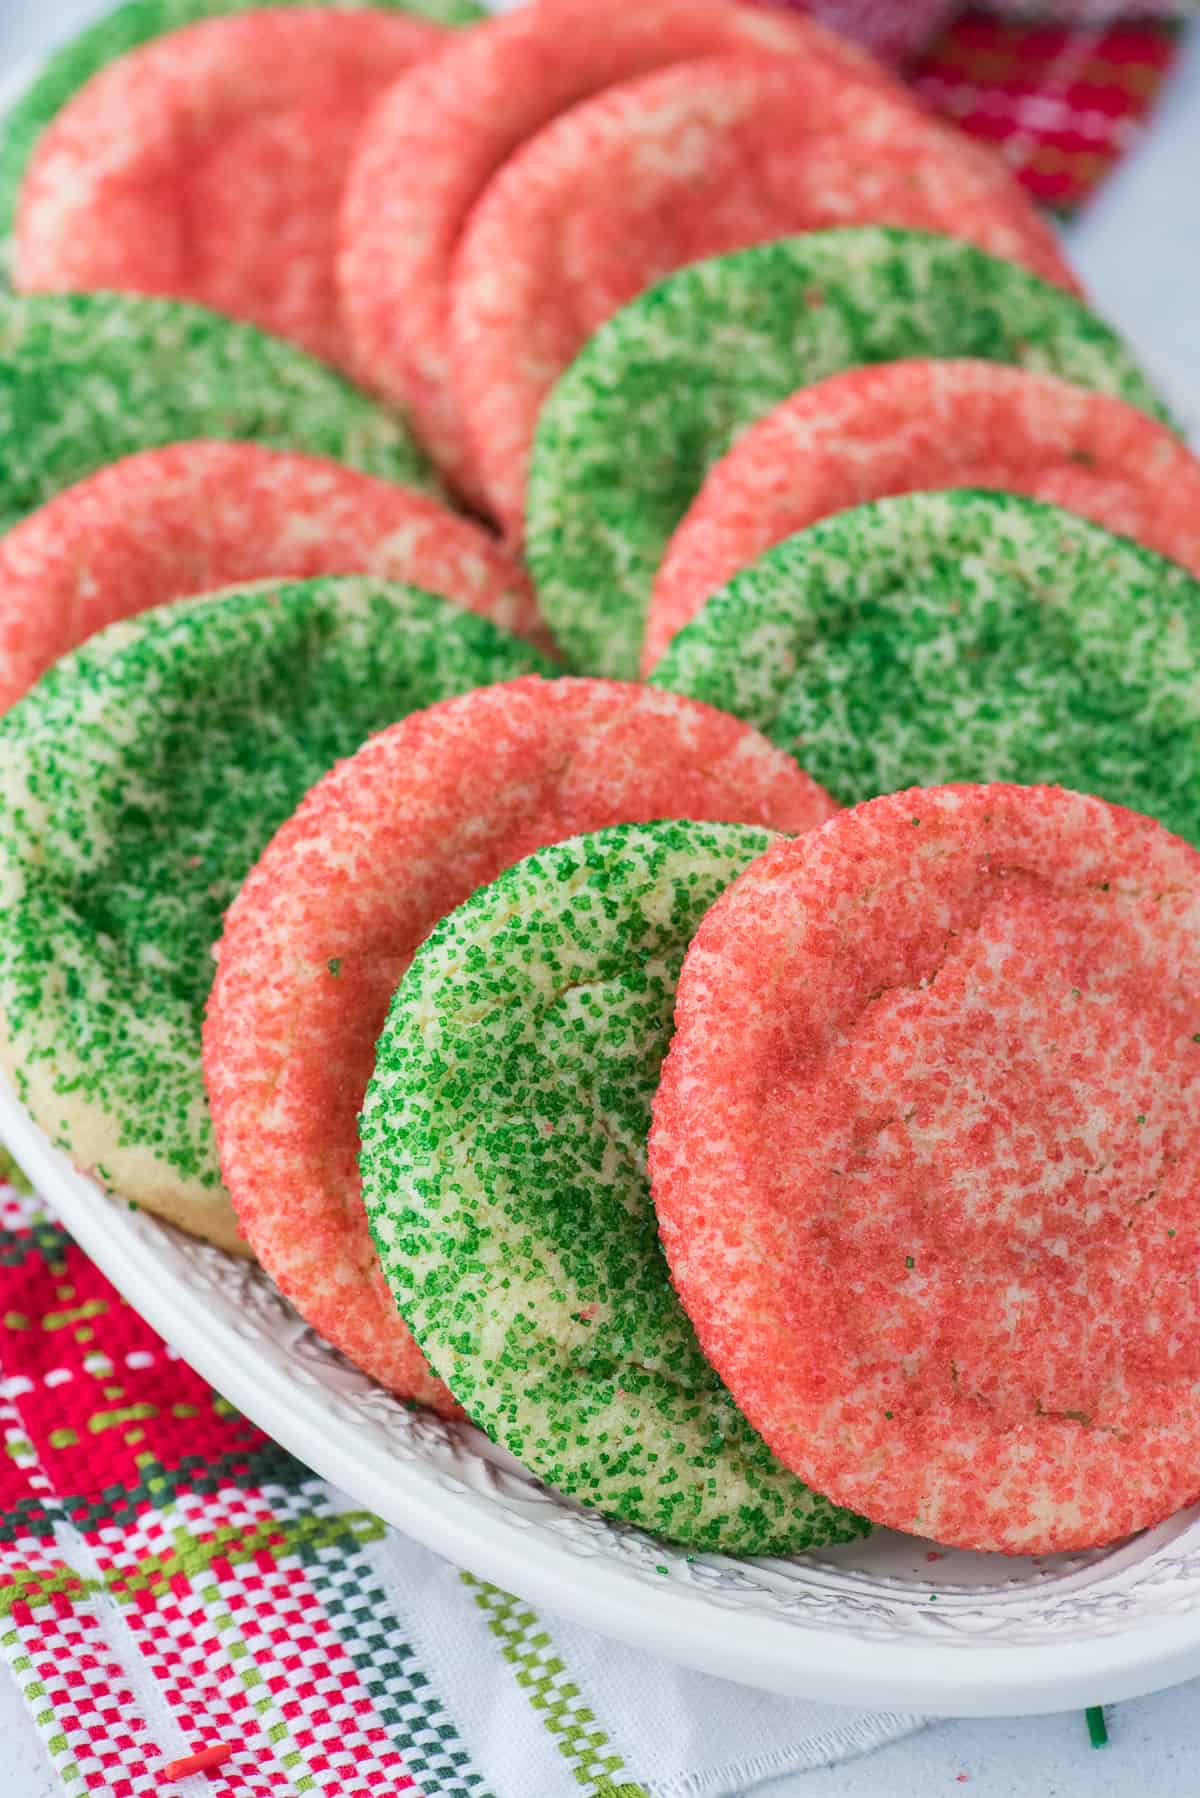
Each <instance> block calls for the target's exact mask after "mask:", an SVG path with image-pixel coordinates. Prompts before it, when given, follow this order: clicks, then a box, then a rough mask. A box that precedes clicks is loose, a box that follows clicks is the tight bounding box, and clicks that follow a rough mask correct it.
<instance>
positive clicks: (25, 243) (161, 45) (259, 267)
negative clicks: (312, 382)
mask: <svg viewBox="0 0 1200 1798" xmlns="http://www.w3.org/2000/svg"><path fill="white" fill-rule="evenodd" d="M450 35H451V34H450V33H449V32H448V31H446V30H445V29H443V28H442V27H441V26H438V25H434V24H431V23H430V22H429V21H428V20H427V19H418V18H412V17H410V16H408V15H407V14H404V13H398V12H391V11H384V10H382V9H373V8H364V9H360V10H347V9H342V8H333V7H328V8H318V7H314V8H312V9H309V8H307V7H302V8H299V9H297V8H290V7H289V8H288V9H286V10H284V9H282V8H280V9H276V10H274V11H271V10H269V9H264V10H262V11H255V12H250V13H244V14H241V15H240V16H237V17H232V18H216V19H205V20H202V21H200V22H199V23H198V24H195V25H187V26H184V27H182V28H181V29H180V30H178V31H172V32H168V33H167V34H166V35H165V36H163V37H160V38H155V39H154V40H152V41H151V42H150V43H147V44H144V45H142V46H140V47H139V48H138V49H136V50H131V51H129V52H128V54H127V55H125V56H122V57H120V58H118V60H117V61H116V62H113V63H111V64H109V66H108V67H106V68H104V69H102V70H101V71H100V72H99V73H98V74H96V75H94V76H93V77H92V79H91V80H90V81H88V82H86V83H85V85H84V86H83V87H82V88H80V89H79V91H78V92H77V93H76V94H75V95H74V97H73V98H72V99H71V100H69V101H68V102H67V104H66V105H65V106H64V107H63V108H62V110H61V111H60V112H59V113H58V114H57V116H56V117H55V118H54V119H53V120H52V122H51V123H50V124H49V125H48V126H47V127H46V130H45V131H44V132H43V134H42V136H41V137H40V138H39V139H38V143H37V147H36V149H35V151H34V153H33V155H32V157H31V159H30V163H29V167H28V170H27V171H26V174H25V178H24V181H23V183H22V186H21V191H20V196H19V199H18V203H17V216H16V254H15V263H14V281H15V285H16V286H17V288H18V289H19V290H20V291H22V292H25V293H48V292H67V291H71V290H75V291H83V292H87V291H91V290H94V289H97V288H109V289H114V290H118V291H124V292H129V293H144V294H164V295H167V296H170V297H173V298H175V299H186V300H199V301H201V302H203V304H204V305H206V306H211V307H213V308H214V309H215V310H216V311H218V312H226V313H230V314H232V315H233V316H234V317H235V318H245V319H249V320H251V321H252V323H254V324H256V325H261V326H262V327H263V328H264V329H265V330H268V331H274V332H276V333H278V335H279V336H281V337H290V338H291V339H292V340H293V341H294V342H296V343H299V344H301V345H302V346H303V347H304V348H305V349H306V350H309V351H311V352H312V353H313V355H316V356H322V357H324V358H325V360H326V361H328V362H335V363H339V364H343V363H344V362H345V355H344V346H343V340H342V327H341V323H340V321H339V317H338V303H337V293H336V287H335V282H334V252H335V244H336V237H337V215H338V207H339V204H340V201H341V195H342V186H343V182H344V179H345V174H346V168H347V164H348V163H349V160H350V155H351V151H352V149H353V145H354V140H355V137H356V135H357V133H358V130H359V128H360V126H361V124H362V120H363V116H364V114H365V113H366V112H367V110H368V109H369V108H370V106H371V105H372V104H373V102H374V101H375V100H376V99H377V98H378V97H379V96H380V95H381V94H382V93H383V92H384V90H385V89H386V88H387V87H388V85H389V84H390V83H391V82H392V81H393V80H394V79H395V78H396V76H397V75H399V74H400V73H401V72H402V71H403V70H404V69H406V68H408V67H409V66H410V65H411V64H412V63H413V62H415V61H416V60H417V59H418V58H420V57H422V56H426V55H428V54H429V53H430V51H432V50H434V49H436V48H437V47H439V46H440V45H441V44H442V43H444V42H445V41H446V40H447V39H448V38H449V36H450Z"/></svg>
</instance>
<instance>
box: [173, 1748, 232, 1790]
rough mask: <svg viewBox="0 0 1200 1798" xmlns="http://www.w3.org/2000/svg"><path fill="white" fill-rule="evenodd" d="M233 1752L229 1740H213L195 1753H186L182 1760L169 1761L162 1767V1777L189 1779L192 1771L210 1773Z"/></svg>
mask: <svg viewBox="0 0 1200 1798" xmlns="http://www.w3.org/2000/svg"><path fill="white" fill-rule="evenodd" d="M232 1753H233V1748H232V1746H231V1744H230V1743H228V1742H211V1743H210V1744H209V1746H208V1747H207V1748H200V1749H198V1750H197V1751H196V1753H195V1754H185V1755H184V1757H183V1759H182V1760H178V1761H168V1762H167V1764H166V1766H165V1767H163V1768H162V1769H161V1772H160V1777H161V1778H162V1779H165V1780H167V1781H170V1782H174V1781H175V1780H177V1779H187V1778H188V1776H189V1774H192V1773H209V1772H211V1771H212V1769H213V1768H214V1767H219V1766H221V1765H222V1764H223V1763H224V1762H225V1761H227V1760H228V1759H229V1758H230V1756H231V1755H232Z"/></svg>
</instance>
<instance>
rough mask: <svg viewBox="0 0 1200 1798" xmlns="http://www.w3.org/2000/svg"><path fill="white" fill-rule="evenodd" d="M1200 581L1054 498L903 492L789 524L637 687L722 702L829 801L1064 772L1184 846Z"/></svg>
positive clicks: (1198, 722) (1197, 742)
mask: <svg viewBox="0 0 1200 1798" xmlns="http://www.w3.org/2000/svg"><path fill="white" fill-rule="evenodd" d="M1198 666H1200V583H1198V582H1197V581H1196V580H1195V579H1194V578H1193V577H1192V576H1191V575H1190V574H1189V573H1188V572H1187V571H1186V569H1183V568H1181V567H1179V565H1178V564H1177V563H1175V562H1169V561H1167V560H1165V558H1163V557H1162V556H1159V555H1156V554H1155V553H1154V551H1153V550H1148V549H1143V548H1142V547H1141V546H1140V545H1139V544H1136V543H1133V542H1131V541H1130V540H1129V539H1128V538H1126V537H1118V536H1114V535H1113V533H1112V532H1110V531H1106V530H1104V529H1103V528H1102V527H1101V526H1100V525H1096V524H1091V523H1089V522H1088V521H1087V520H1085V519H1082V518H1079V517H1077V516H1076V515H1075V514H1074V513H1072V512H1065V511H1063V510H1062V509H1061V508H1060V507H1058V506H1051V505H1045V504H1042V503H1041V502H1039V501H1037V500H1031V499H1024V498H1018V497H1017V496H1016V495H1012V494H1000V493H976V492H969V491H965V490H960V491H958V492H949V493H916V494H905V495H904V496H903V497H901V498H898V499H885V500H878V501H876V502H874V503H872V504H870V505H865V506H856V507H854V508H853V509H852V510H850V511H847V512H840V513H837V514H835V515H834V516H832V517H830V518H827V519H824V520H822V521H821V523H819V524H816V525H813V526H812V527H810V528H809V529H808V530H804V531H798V532H797V533H796V535H795V536H793V537H788V538H785V539H784V541H783V542H782V543H778V544H776V545H775V547H774V548H773V549H770V550H768V551H767V552H766V553H765V554H764V555H763V556H761V557H760V558H759V560H758V561H757V562H752V563H751V564H750V565H749V567H747V568H744V569H742V570H740V571H739V573H738V574H736V575H735V576H734V577H733V579H732V580H731V581H729V582H728V584H727V585H726V586H725V587H723V588H721V589H720V591H719V592H717V593H716V594H714V595H713V597H712V598H711V599H710V600H709V601H708V603H707V604H706V605H705V606H704V608H703V609H702V610H701V611H700V612H699V613H698V614H697V615H696V617H695V618H693V619H692V621H691V622H690V623H689V624H688V625H687V626H686V627H685V628H684V629H683V630H682V631H681V632H680V633H679V635H678V636H677V637H676V638H675V639H674V641H673V642H672V643H671V645H670V646H669V648H668V649H667V652H666V654H665V655H664V656H663V658H662V660H661V661H660V662H659V664H658V666H657V667H656V668H655V670H654V674H653V676H652V679H651V683H650V684H651V685H652V686H661V687H668V688H672V689H674V690H675V691H676V692H680V693H687V694H690V695H691V696H692V697H693V698H696V699H703V700H707V701H708V703H709V704H710V705H717V706H721V707H722V708H723V709H724V710H725V711H729V712H734V713H736V714H737V715H738V716H739V717H741V718H745V719H746V720H747V721H748V722H749V723H751V724H754V725H757V727H758V729H759V730H761V731H762V732H764V734H765V735H766V736H768V737H770V738H771V740H772V742H774V743H776V744H778V745H779V747H780V748H782V749H785V750H787V751H789V752H790V753H791V754H792V755H794V756H795V757H796V758H797V760H798V761H800V762H801V763H802V764H803V766H804V767H805V768H806V769H807V770H808V772H809V773H810V774H811V775H813V777H814V778H815V779H816V780H819V781H820V782H821V784H822V785H823V786H825V787H827V788H828V789H829V791H830V792H831V793H832V794H833V796H834V798H835V799H838V800H840V801H841V802H842V803H843V804H844V805H854V804H857V803H858V802H859V801H860V800H864V799H869V798H872V797H874V796H875V795H876V794H879V793H891V792H896V791H898V790H899V789H901V788H904V787H909V786H941V785H942V784H943V783H945V782H948V781H992V780H1012V781H1019V782H1022V783H1025V784H1031V783H1032V784H1038V783H1043V782H1046V783H1058V784H1060V785H1062V786H1066V787H1073V788H1075V789H1076V790H1078V791H1081V792H1085V793H1095V794H1097V795H1098V796H1099V797H1101V798H1103V799H1109V800H1113V801H1115V802H1116V803H1117V804H1119V805H1125V806H1129V807H1130V808H1131V809H1132V810H1134V811H1139V812H1147V813H1149V815H1150V816H1151V817H1154V818H1158V819H1159V820H1160V821H1161V822H1162V823H1164V824H1166V825H1167V826H1168V828H1169V829H1171V830H1173V831H1175V832H1176V833H1177V834H1178V835H1180V836H1182V837H1185V838H1186V839H1187V840H1188V841H1189V842H1192V843H1200V683H1198V682H1197V679H1196V669H1197V667H1198Z"/></svg>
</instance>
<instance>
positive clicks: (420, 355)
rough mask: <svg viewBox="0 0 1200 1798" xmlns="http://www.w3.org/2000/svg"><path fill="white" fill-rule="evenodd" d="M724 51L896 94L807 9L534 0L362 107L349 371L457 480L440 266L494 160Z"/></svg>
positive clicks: (458, 430)
mask: <svg viewBox="0 0 1200 1798" xmlns="http://www.w3.org/2000/svg"><path fill="white" fill-rule="evenodd" d="M736 50H762V51H765V52H767V53H768V54H770V55H773V56H781V55H796V56H799V57H801V58H802V59H803V60H804V62H805V64H806V66H807V67H809V68H811V69H813V70H814V71H816V70H820V71H823V72H824V75H825V79H826V80H827V81H828V82H829V83H830V84H831V85H836V86H846V85H850V86H852V87H853V88H854V89H855V90H856V91H858V92H860V93H864V94H865V92H866V91H867V90H868V89H870V88H884V89H886V90H887V91H889V92H891V93H893V94H895V95H897V96H898V95H900V94H901V93H902V89H901V88H900V87H899V85H898V83H896V82H895V81H894V79H893V78H892V77H891V76H889V75H888V74H887V73H886V72H885V71H884V70H883V69H882V67H881V66H880V65H879V64H877V63H875V62H874V61H873V60H872V59H871V58H870V57H869V56H868V55H867V54H866V53H865V52H864V51H862V50H859V49H858V48H857V47H856V46H854V45H852V44H850V43H848V42H844V41H843V40H842V39H841V38H838V37H835V36H833V35H832V34H831V33H829V32H827V31H825V30H823V29H822V27H821V26H819V25H817V24H815V23H814V22H813V21H812V20H810V19H804V18H797V17H796V16H794V15H790V16H789V15H782V14H779V13H776V12H773V11H771V10H770V9H768V8H763V7H759V6H753V5H746V4H741V3H740V0H637V4H636V5H608V6H598V5H597V4H596V0H533V3H532V4H529V5H525V6H522V7H520V8H518V9H517V10H516V11H515V12H512V13H510V14H508V15H507V16H505V17H504V18H500V19H496V20H493V21H492V22H490V23H488V24H486V25H481V26H476V27H474V28H473V29H471V30H469V31H460V32H457V33H456V34H455V35H454V37H453V39H452V40H451V41H450V42H449V43H448V44H447V45H446V46H445V48H444V49H443V50H442V51H441V52H440V53H439V55H438V56H436V57H434V58H431V59H429V60H428V61H427V62H425V63H424V64H422V65H421V66H420V67H419V68H417V69H414V70H413V71H412V72H411V74H409V75H407V76H405V77H404V78H403V79H402V80H401V81H398V82H397V83H396V84H395V86H394V87H393V88H392V90H391V91H390V93H388V94H387V95H386V96H385V97H384V98H383V99H382V100H381V101H380V102H379V104H378V106H377V107H376V108H375V110H374V112H373V113H372V115H371V117H370V119H369V120H368V121H367V124H366V126H365V128H364V130H363V133H362V136H361V138H360V141H359V145H358V149H357V151H356V154H355V158H354V161H353V164H352V166H351V170H350V175H349V178H348V181H347V184H346V197H345V203H344V206H343V211H342V231H343V235H342V249H341V257H340V263H339V276H340V284H341V295H342V311H343V317H344V320H345V323H346V328H347V330H348V332H349V336H350V342H351V346H352V349H353V352H354V354H355V357H356V362H355V372H356V373H357V375H358V378H359V379H360V380H363V381H365V382H366V383H367V384H368V385H369V386H372V387H375V388H377V389H378V390H379V391H380V392H382V393H383V394H384V395H386V396H387V397H388V398H390V399H392V400H394V401H395V402H396V403H397V404H398V405H400V406H402V407H404V409H405V410H406V411H407V412H408V414H409V415H410V417H411V419H412V421H413V423H414V425H415V426H416V429H417V431H418V434H419V435H420V437H421V438H422V440H423V442H424V443H425V445H426V447H427V448H428V449H429V451H430V453H431V454H432V455H433V457H434V459H435V460H436V461H437V462H438V464H439V466H440V467H441V468H442V469H443V470H444V471H445V472H446V473H447V474H448V475H449V476H450V478H451V479H452V480H453V481H454V482H455V483H456V485H457V486H458V487H459V488H460V490H461V491H463V492H465V493H468V494H470V495H471V496H472V497H473V498H475V499H477V500H481V499H482V494H481V492H480V490H479V488H478V484H477V482H476V481H475V479H474V476H473V470H472V467H471V463H470V456H469V451H468V448H467V444H466V440H465V429H464V423H463V419H462V415H461V412H460V410H459V407H458V404H457V400H456V396H455V393H454V391H453V389H452V387H451V385H450V375H451V351H450V346H449V305H450V299H449V290H450V279H451V273H452V269H453V265H454V259H455V254H456V252H457V249H458V245H459V239H460V236H461V234H462V230H463V226H464V224H465V222H466V220H467V216H468V214H469V213H470V211H471V208H472V207H473V206H474V204H475V202H476V201H477V200H478V199H479V197H480V195H481V194H482V193H483V191H484V188H485V187H486V186H487V184H488V182H489V181H490V180H491V179H492V177H493V176H494V175H495V174H496V172H497V171H498V169H499V168H500V166H501V164H502V163H503V162H504V161H505V160H506V158H507V157H509V156H511V155H512V154H513V153H514V151H516V150H518V149H519V148H520V146H521V145H522V144H523V143H524V142H525V141H526V139H528V138H530V137H532V136H533V134H534V133H535V132H536V131H538V130H540V129H541V127H542V126H543V125H545V124H547V123H548V122H549V121H550V120H551V119H553V118H554V117H555V116H556V115H557V114H558V113H560V112H562V111H564V110H565V109H566V108H567V107H569V106H572V105H574V104H575V103H576V102H577V101H579V100H582V99H586V98H587V97H588V96H589V95H591V94H595V93H598V92H599V91H600V90H601V89H602V88H605V87H610V86H612V85H613V84H614V83H616V82H621V81H627V80H630V79H631V78H632V77H634V76H636V75H639V74H643V73H645V72H647V71H648V70H650V69H656V68H661V67H662V66H663V65H664V64H666V63H671V62H680V61H684V60H686V59H689V58H692V57H697V56H706V55H710V54H717V53H720V52H728V51H736ZM906 103H907V104H908V105H909V106H910V107H911V108H912V110H913V111H914V112H915V111H916V110H917V109H916V103H915V102H913V101H911V100H910V101H908V102H906ZM495 272H496V274H497V276H498V278H502V277H503V271H501V270H498V271H495Z"/></svg>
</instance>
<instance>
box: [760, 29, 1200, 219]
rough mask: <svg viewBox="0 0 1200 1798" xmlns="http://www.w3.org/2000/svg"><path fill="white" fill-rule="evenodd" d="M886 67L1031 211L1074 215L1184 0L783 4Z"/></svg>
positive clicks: (1161, 64) (1150, 86)
mask: <svg viewBox="0 0 1200 1798" xmlns="http://www.w3.org/2000/svg"><path fill="white" fill-rule="evenodd" d="M784 3H785V4H792V5H796V6H798V7H799V9H800V10H802V11H806V12H813V13H815V14H816V15H817V16H818V17H820V18H821V19H823V20H824V21H825V22H826V23H827V24H829V25H832V26H833V27H834V28H835V29H836V30H839V31H844V32H845V33H847V35H849V36H851V37H856V38H858V39H859V40H860V41H861V42H862V43H865V44H868V45H869V46H870V47H871V48H872V49H873V50H875V51H876V53H877V54H879V55H882V56H884V57H886V58H887V60H888V61H890V62H894V63H897V64H900V65H902V66H903V68H904V70H905V72H906V74H907V76H908V78H909V80H910V81H911V82H912V84H913V86H914V88H915V89H916V91H917V92H918V93H919V94H920V95H921V97H922V99H923V100H925V101H926V102H927V103H928V104H929V105H930V106H932V107H933V109H934V110H935V111H936V112H940V113H943V114H945V116H946V117H947V118H948V119H949V120H951V122H952V123H953V124H955V125H958V126H959V127H960V128H961V129H962V130H963V131H966V132H968V133H969V134H970V135H971V136H972V137H978V138H982V139H983V140H984V141H985V142H986V143H989V144H992V145H993V146H994V147H995V148H997V149H998V150H1000V152H1001V153H1002V154H1003V156H1004V157H1005V159H1006V161H1007V162H1008V163H1009V164H1010V165H1011V167H1012V168H1013V171H1014V172H1015V174H1016V175H1017V177H1018V178H1019V179H1020V180H1021V181H1022V182H1023V183H1024V184H1025V186H1026V187H1028V188H1029V190H1030V192H1031V193H1032V194H1033V195H1034V196H1035V198H1036V199H1038V200H1040V201H1041V202H1042V204H1043V205H1045V206H1050V207H1053V208H1054V210H1055V211H1056V212H1061V213H1069V212H1072V211H1074V210H1075V208H1076V207H1078V206H1079V205H1080V204H1081V203H1082V202H1083V201H1084V200H1085V199H1086V198H1087V196H1088V195H1089V194H1090V193H1091V192H1092V190H1093V189H1094V188H1095V186H1096V184H1097V183H1098V182H1099V181H1100V180H1101V179H1102V178H1103V177H1104V175H1105V174H1107V172H1108V170H1109V169H1110V168H1111V167H1112V166H1113V164H1114V163H1115V162H1116V161H1117V160H1118V158H1119V157H1121V156H1122V155H1123V154H1124V153H1125V151H1126V150H1127V149H1128V148H1129V146H1130V145H1131V144H1132V142H1133V141H1134V138H1135V137H1136V135H1137V131H1138V129H1139V127H1140V126H1141V125H1142V124H1143V123H1144V121H1145V119H1146V116H1147V114H1148V113H1149V111H1150V108H1151V106H1152V105H1153V103H1154V98H1155V95H1156V94H1157V92H1158V88H1159V86H1160V84H1161V82H1162V80H1163V77H1164V76H1165V75H1166V73H1167V71H1168V70H1169V68H1170V66H1171V63H1172V61H1173V58H1174V52H1175V43H1176V39H1177V36H1178V30H1179V23H1180V21H1181V20H1182V19H1183V18H1184V17H1185V16H1187V15H1189V14H1192V13H1194V12H1195V10H1196V9H1195V4H1194V0H1192V3H1191V4H1188V0H1176V3H1175V4H1172V3H1171V0H987V4H985V5H982V6H964V5H962V4H961V3H960V0H784Z"/></svg>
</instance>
